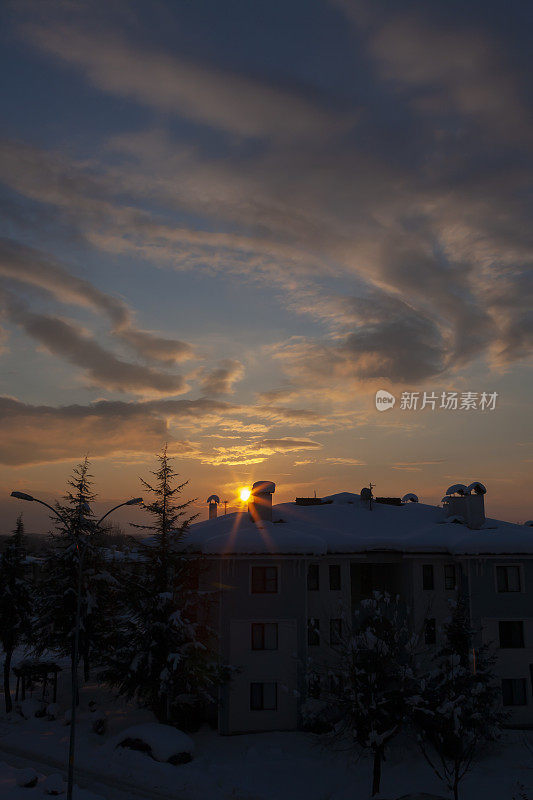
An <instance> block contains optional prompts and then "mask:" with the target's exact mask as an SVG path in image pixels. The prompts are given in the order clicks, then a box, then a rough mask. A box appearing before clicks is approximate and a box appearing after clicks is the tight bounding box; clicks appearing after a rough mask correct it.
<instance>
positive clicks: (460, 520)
mask: <svg viewBox="0 0 533 800" xmlns="http://www.w3.org/2000/svg"><path fill="white" fill-rule="evenodd" d="M445 522H455V524H456V525H464V524H465V518H464V517H462V516H461V515H460V514H452V515H451V516H450V517H446V519H445Z"/></svg>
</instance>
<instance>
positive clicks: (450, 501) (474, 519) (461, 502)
mask: <svg viewBox="0 0 533 800" xmlns="http://www.w3.org/2000/svg"><path fill="white" fill-rule="evenodd" d="M456 486H457V487H461V488H460V489H459V488H457V490H456V491H457V494H453V495H451V496H448V498H447V503H446V516H453V515H455V514H457V515H459V516H461V517H463V519H464V521H465V523H466V525H468V527H469V528H472V529H473V530H478V529H479V528H482V527H483V524H484V522H485V519H486V517H485V494H486V491H487V490H486V489H485V487H484V486H483V484H482V483H479V481H474V483H471V484H470V486H465V487H464V489H463V488H462V484H456ZM456 486H451V487H450V489H448V492H450V490H451V489H455V488H456ZM448 492H446V494H447V495H448Z"/></svg>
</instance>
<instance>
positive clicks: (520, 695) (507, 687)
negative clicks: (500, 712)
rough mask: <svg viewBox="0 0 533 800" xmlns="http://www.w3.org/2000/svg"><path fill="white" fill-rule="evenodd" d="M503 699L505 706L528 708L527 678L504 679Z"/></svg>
mask: <svg viewBox="0 0 533 800" xmlns="http://www.w3.org/2000/svg"><path fill="white" fill-rule="evenodd" d="M502 699H503V704H504V706H526V705H527V692H526V679H525V678H503V680H502Z"/></svg>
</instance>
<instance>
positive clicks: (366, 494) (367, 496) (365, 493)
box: [360, 486, 372, 502]
mask: <svg viewBox="0 0 533 800" xmlns="http://www.w3.org/2000/svg"><path fill="white" fill-rule="evenodd" d="M360 497H361V500H364V501H365V502H368V501H369V500H371V499H372V492H371V490H370V489H369V488H368V486H364V487H363V488H362V489H361V494H360Z"/></svg>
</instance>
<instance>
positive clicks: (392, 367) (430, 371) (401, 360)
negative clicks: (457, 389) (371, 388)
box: [274, 311, 446, 386]
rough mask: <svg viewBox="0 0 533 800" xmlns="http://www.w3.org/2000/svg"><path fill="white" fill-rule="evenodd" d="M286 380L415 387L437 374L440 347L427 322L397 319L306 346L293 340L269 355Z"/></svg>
mask: <svg viewBox="0 0 533 800" xmlns="http://www.w3.org/2000/svg"><path fill="white" fill-rule="evenodd" d="M274 357H275V358H276V359H277V360H279V361H280V362H281V363H282V365H283V369H284V370H285V372H286V374H287V376H288V377H289V378H290V380H291V381H293V382H296V381H299V382H303V383H304V384H305V385H308V386H310V385H313V384H314V385H323V384H325V385H330V384H331V381H332V379H333V380H334V381H342V382H343V383H344V384H345V385H350V384H351V385H352V386H353V385H354V384H357V383H358V382H361V381H365V380H377V379H380V380H388V381H391V382H397V381H399V382H401V381H408V382H409V381H410V382H417V381H420V380H422V379H424V378H427V377H430V376H435V375H438V374H440V373H441V372H442V371H443V370H444V367H445V363H446V361H445V358H446V345H445V341H444V339H443V337H442V334H441V332H440V330H439V328H438V327H437V325H435V323H434V322H433V321H431V320H429V319H425V318H424V317H423V316H421V315H417V314H415V313H414V312H412V311H407V312H406V313H405V314H404V315H403V316H398V317H396V318H388V319H387V318H385V319H383V320H381V321H378V320H376V321H375V322H368V323H366V324H361V325H359V326H358V327H357V328H356V330H355V331H354V332H352V333H350V334H348V335H345V336H342V337H340V338H335V339H330V340H329V341H328V340H325V339H324V340H316V341H310V340H308V339H302V338H301V337H295V338H294V339H293V340H289V341H288V342H286V343H284V344H282V345H280V346H279V348H278V349H277V351H276V352H275V353H274Z"/></svg>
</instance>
